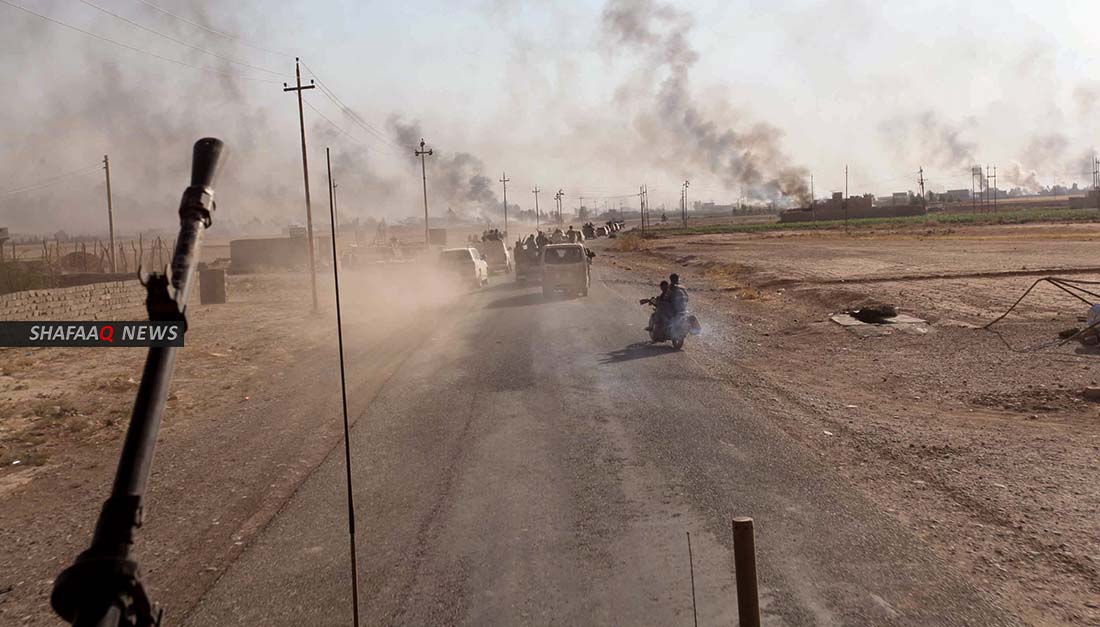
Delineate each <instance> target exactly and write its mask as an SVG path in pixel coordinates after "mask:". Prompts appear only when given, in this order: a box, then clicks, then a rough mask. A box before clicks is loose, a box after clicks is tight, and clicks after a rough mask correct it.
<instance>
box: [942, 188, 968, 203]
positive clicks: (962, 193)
mask: <svg viewBox="0 0 1100 627" xmlns="http://www.w3.org/2000/svg"><path fill="white" fill-rule="evenodd" d="M943 199H944V200H945V201H947V202H963V201H966V200H970V190H969V189H949V190H947V192H946V193H945V194H944V195H943Z"/></svg>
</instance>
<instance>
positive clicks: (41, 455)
mask: <svg viewBox="0 0 1100 627" xmlns="http://www.w3.org/2000/svg"><path fill="white" fill-rule="evenodd" d="M341 280H342V281H343V282H344V283H343V285H342V292H343V293H342V302H343V304H344V316H345V318H344V321H345V325H344V326H345V335H346V338H347V340H348V343H349V351H348V354H349V395H350V394H354V397H353V398H354V399H355V403H353V404H352V406H351V408H350V411H351V412H352V415H351V418H352V420H353V421H354V420H355V419H356V417H357V416H358V415H359V414H361V413H362V411H363V410H364V408H365V404H366V403H367V402H369V398H370V396H371V394H373V393H374V391H375V390H377V389H378V388H379V387H380V386H381V384H382V383H383V382H384V380H385V378H386V376H388V373H389V372H391V371H392V370H393V369H395V368H396V367H397V365H398V364H399V363H400V362H401V360H403V359H404V358H405V356H407V354H409V353H410V352H411V351H413V350H415V348H416V346H417V342H418V339H417V338H418V335H417V333H416V331H417V330H418V329H420V328H422V327H423V325H424V324H427V323H428V322H425V320H431V319H432V316H434V315H436V313H434V312H436V311H438V310H440V309H441V308H442V307H441V306H445V304H446V303H447V302H449V299H451V298H452V297H453V296H454V290H448V289H445V286H444V285H441V284H439V283H438V282H437V281H436V280H435V279H433V278H432V277H431V276H424V275H421V274H420V273H419V272H418V271H416V270H415V269H414V268H411V267H410V268H405V269H393V270H392V271H390V272H389V273H388V274H385V275H383V274H380V273H377V272H371V273H366V272H352V271H349V272H346V273H343V274H342V275H341ZM331 281H332V275H331V274H324V273H322V274H319V276H318V293H319V300H320V305H321V311H320V313H319V314H312V313H310V290H309V287H308V285H309V283H308V279H307V278H306V277H305V276H303V275H300V274H298V275H250V276H233V277H231V278H230V288H229V295H230V301H231V302H229V303H227V304H225V305H212V306H201V305H197V306H192V307H191V311H190V313H189V331H188V335H187V339H186V346H185V348H183V349H182V350H181V352H180V354H179V358H178V361H177V368H176V372H175V376H174V378H173V382H172V387H171V392H170V395H169V400H168V404H167V407H166V413H165V419H164V423H163V426H162V429H161V434H160V438H159V440H158V450H157V454H156V462H155V465H154V469H153V476H152V478H151V481H150V488H149V501H148V507H147V510H148V512H149V515H148V516H147V520H146V524H144V525H143V527H142V530H141V533H140V534H139V536H138V539H139V546H138V551H139V553H140V554H141V555H142V562H143V564H142V567H143V570H144V571H145V572H146V573H147V575H148V583H149V585H150V586H151V589H152V590H153V592H154V595H155V597H156V598H157V600H158V601H160V602H161V603H164V604H165V605H166V606H167V608H168V612H169V613H170V614H171V615H175V616H177V617H178V616H179V615H180V612H181V611H182V610H184V609H186V608H189V607H191V606H192V605H193V604H194V602H195V601H196V600H197V599H198V597H199V596H200V595H201V594H202V592H203V591H204V590H206V588H207V587H208V586H209V585H210V584H211V582H213V581H214V580H215V579H216V578H217V577H218V576H219V575H220V574H221V572H222V570H223V569H224V568H225V567H226V565H228V564H229V563H231V562H232V561H233V560H234V559H235V558H236V556H238V555H239V554H240V552H241V551H243V550H244V547H246V546H247V544H248V542H249V541H250V539H251V538H252V537H254V536H255V535H256V534H257V533H258V532H259V531H260V530H262V529H263V528H264V526H265V525H266V524H267V522H268V521H269V520H270V519H271V517H273V516H274V515H275V514H276V512H277V511H278V510H279V508H280V507H282V505H283V504H284V503H285V502H286V500H287V498H289V496H290V495H291V494H293V492H294V490H296V489H297V486H298V485H300V483H301V482H302V481H303V480H304V479H305V477H307V476H309V474H310V473H311V472H312V471H313V470H314V469H315V468H316V467H317V465H318V464H320V463H321V461H322V460H323V459H324V458H325V457H326V456H327V455H328V454H329V452H330V451H331V450H332V447H333V446H336V445H337V444H338V443H339V442H340V438H341V436H342V428H341V426H340V422H339V398H340V396H339V382H338V379H336V378H335V373H336V372H338V364H337V361H336V349H335V316H334V312H333V308H332V301H333V291H332V283H331ZM382 291H384V292H385V301H386V302H387V303H389V306H388V307H386V308H382V309H381V310H379V308H378V307H377V306H375V305H376V303H377V302H378V301H379V300H381V298H380V294H381V293H382ZM367 356H369V359H367ZM144 357H145V350H143V349H106V348H88V349H34V350H28V349H0V364H2V366H0V368H2V374H0V624H3V625H8V624H22V625H52V624H56V617H54V616H52V612H51V611H50V609H49V605H48V597H49V593H50V589H51V586H52V581H53V577H54V576H56V574H57V573H58V572H59V571H60V570H61V569H62V568H63V567H65V566H66V565H67V564H68V563H70V562H71V560H72V559H73V558H74V557H75V556H76V554H77V553H78V552H79V551H80V550H82V549H83V548H85V547H86V546H87V542H88V540H89V539H90V538H91V529H92V524H93V523H94V520H95V516H96V514H97V513H98V510H99V506H100V503H101V502H102V500H103V498H105V496H106V494H107V491H108V488H109V485H110V483H109V482H110V478H111V476H112V474H113V472H114V468H115V464H116V462H117V456H118V447H119V444H120V441H121V437H122V435H123V433H124V431H125V428H126V425H127V423H128V421H129V414H130V410H131V406H132V403H133V399H134V394H135V391H136V389H137V381H138V380H139V379H140V376H141V365H142V363H143V360H144ZM326 390H327V391H326Z"/></svg>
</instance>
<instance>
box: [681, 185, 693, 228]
mask: <svg viewBox="0 0 1100 627" xmlns="http://www.w3.org/2000/svg"><path fill="white" fill-rule="evenodd" d="M690 186H691V182H690V181H687V180H685V181H684V191H683V193H682V194H681V205H682V206H683V213H682V215H683V218H684V226H685V227H687V225H688V213H687V211H688V187H690Z"/></svg>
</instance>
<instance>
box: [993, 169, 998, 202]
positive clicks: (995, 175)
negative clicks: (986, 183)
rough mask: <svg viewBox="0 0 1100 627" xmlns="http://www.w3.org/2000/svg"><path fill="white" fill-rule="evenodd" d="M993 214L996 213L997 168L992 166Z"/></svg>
mask: <svg viewBox="0 0 1100 627" xmlns="http://www.w3.org/2000/svg"><path fill="white" fill-rule="evenodd" d="M993 213H997V166H993Z"/></svg>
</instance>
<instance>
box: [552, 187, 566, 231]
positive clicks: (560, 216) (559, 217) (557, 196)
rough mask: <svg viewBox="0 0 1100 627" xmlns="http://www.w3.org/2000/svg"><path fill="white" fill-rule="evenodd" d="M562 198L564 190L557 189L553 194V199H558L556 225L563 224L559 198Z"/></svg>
mask: <svg viewBox="0 0 1100 627" xmlns="http://www.w3.org/2000/svg"><path fill="white" fill-rule="evenodd" d="M562 198H565V192H564V191H562V190H560V189H559V190H558V193H557V194H554V199H555V200H557V201H558V226H562V225H563V224H565V223H564V221H563V220H562V215H561V204H562V203H561V199H562Z"/></svg>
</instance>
